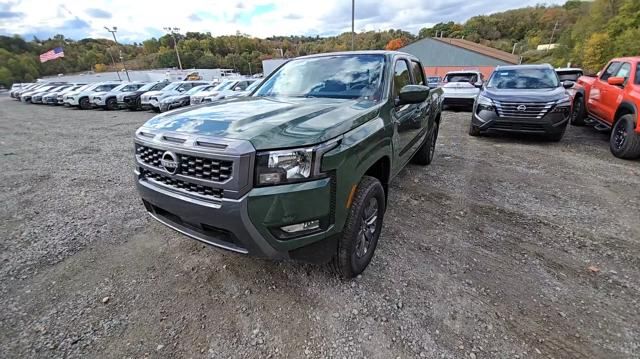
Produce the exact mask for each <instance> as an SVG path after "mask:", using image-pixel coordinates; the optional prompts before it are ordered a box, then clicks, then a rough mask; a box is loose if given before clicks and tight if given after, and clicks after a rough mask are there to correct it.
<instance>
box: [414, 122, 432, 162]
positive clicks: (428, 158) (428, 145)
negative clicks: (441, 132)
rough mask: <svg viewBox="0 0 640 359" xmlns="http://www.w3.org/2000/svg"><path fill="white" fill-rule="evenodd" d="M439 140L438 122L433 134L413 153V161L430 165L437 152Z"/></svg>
mask: <svg viewBox="0 0 640 359" xmlns="http://www.w3.org/2000/svg"><path fill="white" fill-rule="evenodd" d="M437 140H438V124H437V123H436V124H435V128H434V129H433V131H431V134H429V136H427V139H426V140H425V141H424V143H423V144H422V146H421V147H420V149H419V150H418V151H417V152H416V154H415V155H413V159H412V162H413V163H415V164H417V165H421V166H428V165H430V164H431V162H432V161H433V155H434V153H435V152H436V142H437Z"/></svg>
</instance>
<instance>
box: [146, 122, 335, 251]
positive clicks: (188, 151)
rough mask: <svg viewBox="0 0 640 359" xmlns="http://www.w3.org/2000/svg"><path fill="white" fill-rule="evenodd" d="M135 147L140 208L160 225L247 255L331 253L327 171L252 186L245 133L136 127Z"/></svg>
mask: <svg viewBox="0 0 640 359" xmlns="http://www.w3.org/2000/svg"><path fill="white" fill-rule="evenodd" d="M176 140H184V142H183V143H182V144H180V145H177V144H176ZM207 143H209V144H217V145H221V146H223V147H224V148H220V147H211V146H210V145H206V144H207ZM135 147H136V156H135V158H136V169H135V174H136V186H137V189H138V191H139V193H140V195H141V197H142V200H143V203H144V204H145V207H146V209H147V211H148V212H149V213H150V214H151V215H152V216H153V217H154V218H156V219H158V220H159V221H160V222H162V223H164V224H165V225H167V226H169V227H171V228H173V229H176V230H178V231H179V232H181V233H184V234H186V235H188V236H190V237H192V238H195V239H197V240H199V241H201V242H204V243H207V244H210V245H213V246H216V247H220V248H224V249H227V250H231V251H234V252H237V253H243V254H249V255H252V256H258V257H265V258H272V259H285V258H292V259H298V260H302V261H307V262H313V263H323V262H327V261H328V260H329V259H330V258H331V257H332V256H333V255H334V254H335V249H336V243H337V242H336V239H337V238H338V237H337V236H338V235H339V234H340V233H339V231H338V230H337V228H336V227H337V226H336V225H335V206H336V205H335V203H336V201H335V196H336V181H335V179H334V177H333V176H330V177H327V178H322V179H318V180H314V181H309V182H302V183H293V184H286V185H278V186H269V187H260V188H253V186H252V183H253V180H252V178H253V173H254V157H255V149H254V147H253V145H252V144H251V143H250V142H248V141H244V140H234V139H222V138H208V137H203V136H195V135H193V136H192V135H185V134H184V133H175V132H163V131H158V130H155V129H148V128H142V129H140V130H139V131H138V133H136V139H135ZM167 153H170V154H171V155H173V156H174V157H176V158H178V160H177V162H178V163H179V168H180V170H179V171H178V172H176V173H170V172H168V171H167V170H166V169H165V168H164V167H163V166H162V161H161V159H162V158H164V156H165V155H166V154H167ZM216 174H218V175H216ZM310 203H312V204H313V205H309V204H310ZM316 220H318V221H319V228H317V229H312V230H310V231H307V232H298V233H286V232H284V231H283V230H282V227H284V226H290V225H293V224H300V223H304V222H309V221H316Z"/></svg>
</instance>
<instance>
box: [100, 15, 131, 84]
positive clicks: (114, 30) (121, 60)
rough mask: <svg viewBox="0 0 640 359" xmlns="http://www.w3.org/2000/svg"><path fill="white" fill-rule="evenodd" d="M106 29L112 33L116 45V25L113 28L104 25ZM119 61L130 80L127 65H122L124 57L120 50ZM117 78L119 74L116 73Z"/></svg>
mask: <svg viewBox="0 0 640 359" xmlns="http://www.w3.org/2000/svg"><path fill="white" fill-rule="evenodd" d="M104 28H105V29H106V30H107V31H109V32H110V33H111V35H113V41H114V42H115V43H116V46H119V45H118V39H117V38H116V31H118V28H117V27H115V26H114V27H113V29H109V28H108V27H106V26H105V27H104ZM120 62H121V63H122V68H123V69H124V72H125V73H126V74H127V81H131V79H130V78H129V71H127V67H126V66H125V65H124V59H123V58H122V51H120ZM118 78H120V75H118Z"/></svg>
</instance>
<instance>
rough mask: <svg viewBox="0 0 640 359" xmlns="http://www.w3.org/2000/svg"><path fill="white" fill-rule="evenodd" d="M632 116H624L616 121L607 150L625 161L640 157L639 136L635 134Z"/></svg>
mask: <svg viewBox="0 0 640 359" xmlns="http://www.w3.org/2000/svg"><path fill="white" fill-rule="evenodd" d="M635 127H636V124H635V121H634V120H633V115H624V116H622V117H620V118H619V119H618V121H616V123H615V125H613V129H612V130H611V137H610V138H609V149H611V153H613V155H614V156H616V157H618V158H623V159H627V160H631V159H636V158H639V157H640V135H638V134H637V133H635V131H634V130H635Z"/></svg>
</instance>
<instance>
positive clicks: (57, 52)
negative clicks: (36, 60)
mask: <svg viewBox="0 0 640 359" xmlns="http://www.w3.org/2000/svg"><path fill="white" fill-rule="evenodd" d="M59 57H64V50H63V49H62V48H61V47H56V48H55V49H53V50H49V51H47V52H45V53H44V54H42V55H40V62H47V61H49V60H53V59H57V58H59Z"/></svg>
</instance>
